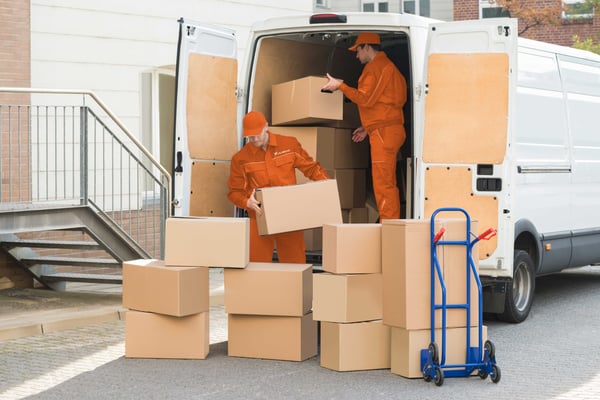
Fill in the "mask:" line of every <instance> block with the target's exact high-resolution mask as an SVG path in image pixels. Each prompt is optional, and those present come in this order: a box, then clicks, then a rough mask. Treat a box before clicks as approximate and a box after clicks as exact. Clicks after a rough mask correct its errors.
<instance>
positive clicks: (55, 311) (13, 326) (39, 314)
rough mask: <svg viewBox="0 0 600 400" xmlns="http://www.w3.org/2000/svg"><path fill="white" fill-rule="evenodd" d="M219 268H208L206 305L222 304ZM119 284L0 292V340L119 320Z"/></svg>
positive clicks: (77, 284)
mask: <svg viewBox="0 0 600 400" xmlns="http://www.w3.org/2000/svg"><path fill="white" fill-rule="evenodd" d="M223 296H224V291H223V269H222V268H211V269H210V305H211V306H218V305H222V304H223V300H224V298H223ZM125 311H126V309H125V308H124V307H123V305H122V286H121V285H102V284H84V283H73V284H68V285H67V290H66V291H63V292H60V291H53V290H47V289H31V288H26V289H4V290H0V341H3V340H8V339H15V338H20V337H25V336H32V335H41V334H46V333H50V332H56V331H61V330H65V329H74V328H79V327H82V326H86V325H91V324H98V323H103V322H109V321H116V320H123V319H124V315H125V314H124V313H125Z"/></svg>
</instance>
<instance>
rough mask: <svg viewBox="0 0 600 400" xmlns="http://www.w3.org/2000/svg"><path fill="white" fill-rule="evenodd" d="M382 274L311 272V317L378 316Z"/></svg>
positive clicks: (334, 319)
mask: <svg viewBox="0 0 600 400" xmlns="http://www.w3.org/2000/svg"><path fill="white" fill-rule="evenodd" d="M382 299H383V296H382V275H381V273H378V274H352V275H340V274H330V273H327V272H322V273H317V274H314V275H313V318H314V319H315V320H317V321H328V322H359V321H371V320H376V319H381V317H382V315H383V307H382Z"/></svg>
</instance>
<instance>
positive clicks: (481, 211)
mask: <svg viewBox="0 0 600 400" xmlns="http://www.w3.org/2000/svg"><path fill="white" fill-rule="evenodd" d="M517 35H518V30H517V21H516V20H513V19H507V18H502V19H484V20H477V21H459V22H450V23H434V24H432V25H431V26H430V27H429V37H428V44H427V54H426V60H425V71H424V75H423V76H424V77H425V79H426V82H425V94H426V95H425V102H424V126H423V141H422V153H421V154H422V168H420V170H419V171H418V174H419V176H418V181H420V182H421V185H422V187H421V190H420V195H421V196H422V199H423V201H421V202H419V203H420V204H421V205H422V207H423V209H422V210H419V214H420V215H423V216H424V218H430V217H431V215H432V213H433V212H434V211H435V210H436V209H438V208H440V207H460V208H463V209H465V210H466V211H467V212H468V213H469V216H470V217H471V219H472V220H476V221H477V222H478V230H479V232H473V233H475V234H479V233H481V232H483V231H485V230H486V229H488V228H494V229H496V230H497V232H498V235H497V236H495V237H493V238H492V239H491V240H489V241H481V242H479V244H478V247H479V259H480V263H479V266H480V271H481V273H482V274H485V275H489V276H496V277H497V276H502V277H512V263H513V260H512V254H513V250H512V245H513V237H514V231H513V226H512V223H511V218H510V204H509V201H510V200H509V195H508V193H509V192H508V190H509V189H510V187H511V181H512V177H511V175H512V174H513V171H512V168H510V157H509V156H508V154H509V153H508V149H509V140H510V135H511V132H512V126H511V125H512V122H511V121H512V116H513V115H514V113H513V112H512V110H511V108H512V107H513V106H514V102H513V100H512V99H513V98H514V93H515V88H516V86H515V85H516V76H515V75H516V68H515V67H516V52H517ZM441 217H442V218H445V217H451V218H453V217H456V218H464V215H462V213H457V214H456V216H454V215H451V214H450V215H448V214H444V215H443V216H441ZM464 239H465V238H463V240H464ZM470 239H472V238H470Z"/></svg>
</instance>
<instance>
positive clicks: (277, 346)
mask: <svg viewBox="0 0 600 400" xmlns="http://www.w3.org/2000/svg"><path fill="white" fill-rule="evenodd" d="M224 285H225V312H226V313H227V314H228V337H229V343H228V355H229V356H236V357H250V358H263V359H273V360H288V361H303V360H306V359H308V358H311V357H314V356H315V355H316V354H317V323H316V322H315V321H314V320H313V316H312V312H311V302H312V288H313V286H312V265H310V264H285V263H254V262H251V263H249V264H248V266H247V267H246V268H245V269H226V270H225V274H224Z"/></svg>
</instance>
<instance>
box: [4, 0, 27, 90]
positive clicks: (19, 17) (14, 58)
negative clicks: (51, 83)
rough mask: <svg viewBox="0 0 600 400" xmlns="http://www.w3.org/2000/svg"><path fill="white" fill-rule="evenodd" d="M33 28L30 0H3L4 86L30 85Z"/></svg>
mask: <svg viewBox="0 0 600 400" xmlns="http://www.w3.org/2000/svg"><path fill="white" fill-rule="evenodd" d="M29 27H30V21H29V0H0V43H2V45H1V46H0V61H1V62H0V86H24V87H28V86H30V83H31V78H30V51H31V45H30V36H29ZM0 99H2V100H5V99H7V96H5V95H2V94H0Z"/></svg>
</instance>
